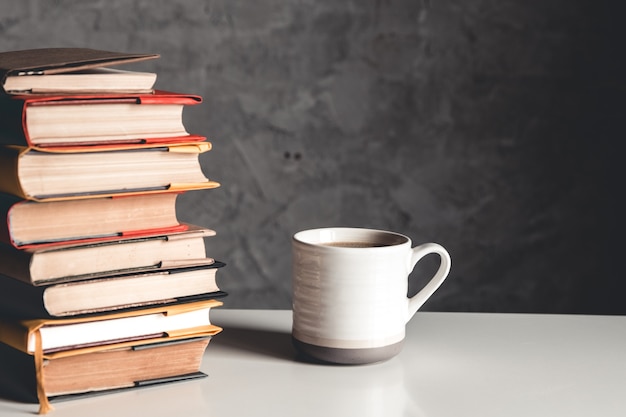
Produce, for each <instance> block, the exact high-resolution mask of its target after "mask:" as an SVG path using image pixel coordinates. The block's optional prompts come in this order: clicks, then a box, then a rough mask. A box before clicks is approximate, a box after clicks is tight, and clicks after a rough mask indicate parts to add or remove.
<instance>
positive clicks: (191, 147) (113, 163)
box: [0, 142, 219, 201]
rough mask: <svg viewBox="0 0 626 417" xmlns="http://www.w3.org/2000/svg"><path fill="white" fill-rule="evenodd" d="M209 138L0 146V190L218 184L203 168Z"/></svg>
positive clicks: (101, 191) (41, 195) (72, 195)
mask: <svg viewBox="0 0 626 417" xmlns="http://www.w3.org/2000/svg"><path fill="white" fill-rule="evenodd" d="M210 149H211V144H210V143H209V142H190V143H177V144H168V145H145V146H135V147H133V148H132V149H129V148H127V147H121V148H107V149H89V150H88V151H85V150H83V149H81V150H77V149H63V150H60V149H56V150H54V151H50V150H48V151H41V150H37V149H33V148H28V147H21V146H12V145H7V146H0V192H3V193H7V194H12V195H15V196H17V197H20V198H22V199H27V200H35V201H54V200H67V199H79V198H93V197H105V196H111V195H132V194H144V193H160V192H163V191H186V190H193V189H208V188H215V187H218V186H219V184H218V183H217V182H214V181H211V180H209V179H208V178H207V177H206V176H205V174H204V173H203V171H202V166H201V165H200V161H199V154H201V153H204V152H207V151H209V150H210Z"/></svg>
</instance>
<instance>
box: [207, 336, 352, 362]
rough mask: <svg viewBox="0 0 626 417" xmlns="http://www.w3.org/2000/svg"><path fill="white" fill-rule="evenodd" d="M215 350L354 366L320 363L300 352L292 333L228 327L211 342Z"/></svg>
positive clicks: (294, 360)
mask: <svg viewBox="0 0 626 417" xmlns="http://www.w3.org/2000/svg"><path fill="white" fill-rule="evenodd" d="M211 344H212V346H213V348H214V349H219V348H220V347H222V348H226V349H239V350H241V351H246V352H248V353H255V354H258V355H263V356H267V357H271V358H275V359H284V360H289V361H293V362H300V363H306V364H312V365H326V366H336V367H342V366H348V367H350V366H353V365H343V364H334V363H328V362H324V361H320V360H318V359H316V358H313V357H310V356H308V355H305V354H303V353H301V352H299V351H298V350H297V349H296V348H295V346H294V345H293V342H292V340H291V333H289V332H288V333H285V332H278V331H272V330H259V329H250V328H245V327H227V328H225V329H224V330H223V331H222V332H221V333H220V334H219V335H217V336H216V337H215V340H214V341H213V342H211Z"/></svg>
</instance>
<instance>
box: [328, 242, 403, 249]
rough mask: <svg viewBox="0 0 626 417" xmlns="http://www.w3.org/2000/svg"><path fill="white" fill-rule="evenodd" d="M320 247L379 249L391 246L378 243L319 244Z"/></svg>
mask: <svg viewBox="0 0 626 417" xmlns="http://www.w3.org/2000/svg"><path fill="white" fill-rule="evenodd" d="M321 245H324V246H334V247H338V248H381V247H384V246H391V245H388V244H385V243H379V242H325V243H321Z"/></svg>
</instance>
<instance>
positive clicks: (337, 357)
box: [291, 336, 404, 365]
mask: <svg viewBox="0 0 626 417" xmlns="http://www.w3.org/2000/svg"><path fill="white" fill-rule="evenodd" d="M291 340H292V342H293V345H294V346H295V347H296V349H297V350H298V351H300V352H301V353H302V354H304V356H305V358H306V359H308V360H313V361H315V362H322V363H331V364H339V365H363V364H366V363H375V362H382V361H385V360H388V359H391V358H392V357H394V356H396V355H397V354H398V353H400V351H401V350H402V346H403V345H404V340H402V341H400V342H398V343H394V344H392V345H388V346H382V347H378V348H364V349H343V348H330V347H325V346H317V345H312V344H309V343H305V342H302V341H300V340H298V339H296V338H295V337H293V336H292V337H291Z"/></svg>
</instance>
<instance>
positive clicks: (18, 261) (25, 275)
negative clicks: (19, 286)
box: [0, 243, 33, 284]
mask: <svg viewBox="0 0 626 417" xmlns="http://www.w3.org/2000/svg"><path fill="white" fill-rule="evenodd" d="M31 259H32V256H31V253H30V252H28V251H24V250H19V249H16V248H14V247H13V246H12V245H10V244H8V243H0V274H4V275H7V276H9V277H11V278H15V279H19V280H20V281H23V282H25V283H27V284H33V282H32V280H31V275H30V263H31Z"/></svg>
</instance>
